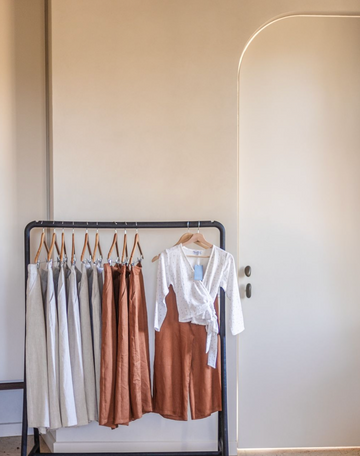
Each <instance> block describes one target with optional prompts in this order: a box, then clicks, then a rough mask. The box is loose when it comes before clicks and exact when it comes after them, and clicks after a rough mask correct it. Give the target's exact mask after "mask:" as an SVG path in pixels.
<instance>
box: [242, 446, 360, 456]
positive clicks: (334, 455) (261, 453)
mask: <svg viewBox="0 0 360 456" xmlns="http://www.w3.org/2000/svg"><path fill="white" fill-rule="evenodd" d="M309 455H313V456H359V455H360V447H321V448H271V449H269V448H259V449H256V450H255V449H244V450H238V456H309Z"/></svg>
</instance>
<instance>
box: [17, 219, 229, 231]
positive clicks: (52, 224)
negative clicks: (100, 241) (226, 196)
mask: <svg viewBox="0 0 360 456" xmlns="http://www.w3.org/2000/svg"><path fill="white" fill-rule="evenodd" d="M187 227H190V228H198V227H200V228H218V229H219V230H220V231H221V232H224V231H225V228H224V226H223V225H222V224H221V223H220V222H217V221H211V220H196V221H181V222H180V221H178V222H116V221H114V222H75V221H73V222H72V221H56V220H40V221H34V222H30V223H29V224H28V225H27V226H26V228H25V231H29V230H31V229H32V228H95V229H96V228H108V229H114V228H135V229H136V228H187Z"/></svg>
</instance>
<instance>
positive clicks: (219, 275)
mask: <svg viewBox="0 0 360 456" xmlns="http://www.w3.org/2000/svg"><path fill="white" fill-rule="evenodd" d="M205 252H209V253H210V257H209V260H208V262H207V265H206V267H205V270H204V274H203V278H202V280H194V266H193V265H192V264H191V262H190V259H189V258H188V257H187V255H193V256H195V257H196V256H202V255H203V254H204V253H205ZM170 285H172V287H173V289H174V292H175V295H176V302H177V307H178V312H179V321H180V322H191V323H195V324H198V325H204V326H205V327H206V332H207V339H206V352H207V353H208V365H209V366H211V367H214V368H215V367H216V358H217V334H218V332H219V326H218V320H217V316H216V312H215V307H214V301H215V298H216V296H217V294H218V292H219V288H220V287H221V288H222V289H223V290H224V291H225V293H226V296H227V297H228V298H229V300H230V309H229V323H230V330H231V333H232V334H233V335H236V334H239V333H240V332H241V331H243V330H244V319H243V314H242V309H241V302H240V294H239V287H238V283H237V278H236V269H235V261H234V257H233V256H232V255H231V254H230V253H229V252H226V251H225V250H222V249H220V248H219V247H217V246H215V245H214V246H213V247H212V248H211V249H208V250H205V251H203V250H194V249H189V248H187V247H185V246H183V245H182V244H179V245H176V246H174V247H172V248H170V249H166V250H164V251H163V252H162V253H161V254H160V258H159V264H158V272H157V291H156V304H155V321H154V327H155V330H156V331H160V328H161V325H162V323H163V321H164V319H165V316H166V312H167V308H166V301H165V298H166V296H167V294H168V293H169V287H170Z"/></svg>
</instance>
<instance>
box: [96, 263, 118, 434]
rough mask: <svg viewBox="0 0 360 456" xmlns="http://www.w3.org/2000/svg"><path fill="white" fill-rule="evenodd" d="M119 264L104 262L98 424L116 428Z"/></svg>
mask: <svg viewBox="0 0 360 456" xmlns="http://www.w3.org/2000/svg"><path fill="white" fill-rule="evenodd" d="M119 279H120V267H119V266H117V265H115V266H110V264H105V265H104V287H103V294H102V311H101V319H102V322H101V333H102V338H101V364H100V407H99V424H101V425H103V426H109V427H111V428H115V427H116V426H115V421H114V414H115V381H116V358H117V325H116V320H117V309H118V301H119Z"/></svg>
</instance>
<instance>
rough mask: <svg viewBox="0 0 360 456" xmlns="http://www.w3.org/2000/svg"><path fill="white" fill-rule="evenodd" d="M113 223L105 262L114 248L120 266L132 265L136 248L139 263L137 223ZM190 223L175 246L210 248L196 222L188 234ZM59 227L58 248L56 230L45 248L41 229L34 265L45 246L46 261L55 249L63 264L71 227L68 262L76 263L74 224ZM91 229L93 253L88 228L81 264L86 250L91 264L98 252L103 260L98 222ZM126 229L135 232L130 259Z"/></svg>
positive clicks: (198, 223)
mask: <svg viewBox="0 0 360 456" xmlns="http://www.w3.org/2000/svg"><path fill="white" fill-rule="evenodd" d="M100 223H101V222H100ZM113 223H114V225H115V230H114V236H113V240H112V243H111V246H110V249H109V252H108V255H107V261H108V262H110V263H111V254H112V252H113V249H114V247H115V249H116V261H117V262H121V263H122V264H125V263H127V264H130V265H133V259H134V254H135V251H136V248H138V250H139V253H140V258H138V261H141V260H142V259H143V258H144V256H143V252H142V249H141V245H140V239H139V233H138V223H137V222H133V223H131V224H129V225H132V226H129V225H128V223H127V222H123V223H121V224H120V223H118V222H113ZM148 223H149V224H151V222H148ZM164 223H165V224H166V222H164ZM169 223H171V222H169ZM190 223H192V224H194V222H187V232H186V233H184V234H183V235H182V236H181V237H180V239H179V240H178V242H177V243H176V244H175V245H179V244H182V245H183V246H187V245H189V244H196V245H198V246H200V247H202V248H203V249H210V248H212V247H213V244H211V243H210V242H208V241H207V240H206V239H205V237H204V235H203V234H202V233H200V227H201V222H196V223H197V233H191V232H190ZM205 223H206V224H208V223H209V222H205ZM210 223H215V222H210ZM42 224H43V222H41V225H42ZM69 224H70V226H69ZM119 224H120V225H122V227H123V228H124V239H123V248H122V252H121V258H120V250H119V245H118V232H117V227H118V225H119ZM53 225H55V222H53ZM64 225H65V226H64ZM86 225H87V226H88V225H90V224H89V222H86ZM124 225H125V226H124ZM134 225H135V226H134ZM57 226H59V223H57ZM61 226H63V228H62V234H61V246H60V248H59V245H58V243H57V237H56V228H55V227H54V231H53V235H52V238H51V244H50V247H48V246H47V243H46V240H45V230H44V228H43V231H42V234H41V238H40V244H39V248H38V250H37V252H36V255H35V260H34V262H35V263H37V262H38V260H39V256H40V253H41V250H42V247H43V246H45V249H46V252H47V261H50V260H51V258H52V254H53V250H54V247H55V248H56V251H57V255H58V257H59V260H60V261H61V262H63V261H64V257H65V258H67V251H66V244H65V233H64V229H65V228H71V227H72V246H71V257H70V261H71V264H74V262H75V261H76V259H75V228H76V226H75V222H72V224H71V223H70V222H61ZM93 228H96V234H95V245H94V249H93V251H92V250H91V247H90V242H89V231H88V228H86V230H85V237H84V244H83V249H82V252H81V256H80V260H81V261H82V262H83V261H84V259H85V254H86V249H87V250H88V252H89V255H90V258H91V260H92V261H93V262H95V260H96V253H97V251H98V250H99V254H100V258H101V259H102V258H103V253H102V249H101V244H100V236H99V228H100V229H101V228H102V227H101V226H99V222H96V225H95V227H94V223H91V229H93ZM104 228H105V229H107V228H108V224H107V226H106V227H104ZM127 228H131V229H133V228H135V230H136V233H135V238H134V244H133V248H132V250H131V253H130V257H129V255H128V246H127V231H126V230H127ZM159 256H160V254H159V255H156V256H155V257H154V258H153V259H152V262H154V261H156V260H157V259H158V258H159ZM187 256H191V255H187ZM196 257H197V258H209V256H208V255H206V256H199V255H196Z"/></svg>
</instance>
